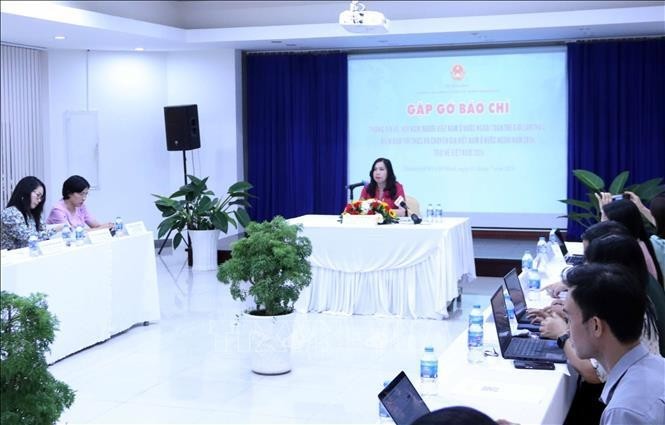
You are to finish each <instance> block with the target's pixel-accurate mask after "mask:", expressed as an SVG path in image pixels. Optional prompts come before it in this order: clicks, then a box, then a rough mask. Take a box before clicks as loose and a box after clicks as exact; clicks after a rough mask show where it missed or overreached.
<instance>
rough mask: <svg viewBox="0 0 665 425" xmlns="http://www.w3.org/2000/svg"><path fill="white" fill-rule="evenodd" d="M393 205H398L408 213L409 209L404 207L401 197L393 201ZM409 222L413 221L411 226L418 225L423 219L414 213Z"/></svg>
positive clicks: (404, 203)
mask: <svg viewBox="0 0 665 425" xmlns="http://www.w3.org/2000/svg"><path fill="white" fill-rule="evenodd" d="M395 205H399V206H400V207H402V208H404V210H405V211H409V208H408V207H407V206H406V202H405V201H404V198H403V197H402V195H400V196H398V197H397V199H395ZM411 220H412V221H413V224H420V223H422V221H423V219H422V218H420V217H418V214H416V213H413V214H411Z"/></svg>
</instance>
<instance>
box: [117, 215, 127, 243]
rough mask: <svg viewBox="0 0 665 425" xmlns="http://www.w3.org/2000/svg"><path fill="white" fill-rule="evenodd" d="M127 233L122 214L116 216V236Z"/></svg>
mask: <svg viewBox="0 0 665 425" xmlns="http://www.w3.org/2000/svg"><path fill="white" fill-rule="evenodd" d="M124 233H125V225H124V224H123V223H122V218H121V217H120V216H118V217H116V218H115V237H116V238H117V237H120V236H122V235H124Z"/></svg>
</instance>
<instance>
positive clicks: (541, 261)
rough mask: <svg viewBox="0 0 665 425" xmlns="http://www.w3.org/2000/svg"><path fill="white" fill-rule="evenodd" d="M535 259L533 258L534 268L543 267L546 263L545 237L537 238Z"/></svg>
mask: <svg viewBox="0 0 665 425" xmlns="http://www.w3.org/2000/svg"><path fill="white" fill-rule="evenodd" d="M536 252H537V254H536V259H535V260H534V264H535V266H534V267H536V268H538V269H541V270H542V269H544V268H545V267H546V264H547V260H548V256H547V242H545V237H544V236H541V237H540V238H538V245H537V246H536Z"/></svg>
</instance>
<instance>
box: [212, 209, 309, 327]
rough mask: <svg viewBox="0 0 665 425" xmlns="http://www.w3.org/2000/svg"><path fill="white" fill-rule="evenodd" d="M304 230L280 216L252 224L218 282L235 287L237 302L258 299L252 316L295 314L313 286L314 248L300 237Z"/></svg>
mask: <svg viewBox="0 0 665 425" xmlns="http://www.w3.org/2000/svg"><path fill="white" fill-rule="evenodd" d="M301 230H302V225H291V224H289V223H287V222H286V220H284V218H283V217H280V216H276V217H275V218H273V219H272V220H271V221H269V222H268V221H264V222H263V223H256V222H252V223H250V224H249V225H248V226H247V228H246V233H247V237H246V238H244V239H241V240H239V241H237V242H236V243H235V244H234V245H233V249H232V251H231V259H230V260H228V261H226V262H225V263H223V264H222V265H221V266H219V270H218V272H217V279H218V280H220V281H221V282H224V283H225V284H230V285H231V288H230V289H231V296H232V297H233V299H235V300H238V299H239V300H242V301H245V299H246V298H247V296H248V295H251V296H252V297H253V298H254V301H255V302H256V310H254V311H251V312H249V313H250V314H254V315H262V316H278V315H281V314H288V313H290V312H292V311H293V304H294V303H295V301H296V300H297V299H298V296H299V295H300V291H301V290H302V289H303V288H305V287H307V285H309V283H310V282H311V280H312V272H311V266H310V264H309V261H308V260H307V257H309V256H310V254H311V253H312V244H311V242H310V241H309V239H308V238H306V237H304V236H298V232H300V231H301ZM245 282H249V287H247V285H246V284H245Z"/></svg>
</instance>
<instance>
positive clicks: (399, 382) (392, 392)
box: [379, 371, 429, 425]
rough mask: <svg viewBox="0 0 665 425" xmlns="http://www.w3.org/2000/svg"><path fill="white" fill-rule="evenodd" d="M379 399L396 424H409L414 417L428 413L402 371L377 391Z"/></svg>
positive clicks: (413, 420) (412, 421)
mask: <svg viewBox="0 0 665 425" xmlns="http://www.w3.org/2000/svg"><path fill="white" fill-rule="evenodd" d="M379 400H381V403H383V406H384V407H385V408H386V410H387V411H388V413H389V414H390V416H391V417H392V418H393V421H395V424H396V425H411V424H412V423H414V422H415V421H416V419H418V418H420V417H421V416H423V415H426V414H428V413H429V408H428V407H427V405H426V404H425V401H424V400H423V398H422V397H421V396H420V394H418V391H416V388H415V387H414V386H413V384H412V383H411V381H410V380H409V377H408V376H406V373H404V371H402V372H400V373H399V374H398V375H397V376H396V377H395V379H393V380H392V381H391V382H390V384H388V385H387V386H386V387H385V388H384V389H383V391H381V392H380V393H379Z"/></svg>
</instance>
